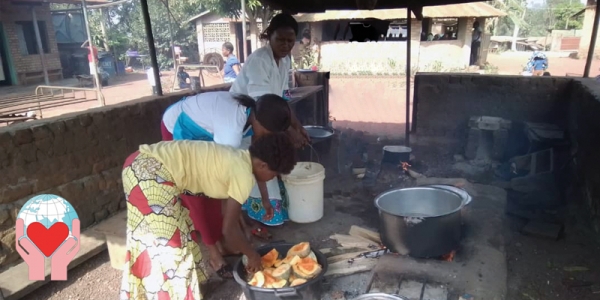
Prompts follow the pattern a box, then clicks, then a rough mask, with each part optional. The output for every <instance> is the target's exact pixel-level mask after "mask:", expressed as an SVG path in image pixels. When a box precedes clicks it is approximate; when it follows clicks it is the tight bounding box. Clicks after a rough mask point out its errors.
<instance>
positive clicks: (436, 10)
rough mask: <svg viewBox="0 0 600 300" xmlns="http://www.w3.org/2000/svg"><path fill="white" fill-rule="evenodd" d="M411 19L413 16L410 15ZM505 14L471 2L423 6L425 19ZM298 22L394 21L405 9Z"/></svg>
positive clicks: (334, 13)
mask: <svg viewBox="0 0 600 300" xmlns="http://www.w3.org/2000/svg"><path fill="white" fill-rule="evenodd" d="M412 16H413V18H414V17H415V15H414V14H413V15H412ZM501 16H506V13H504V12H502V11H500V10H499V9H497V8H495V7H493V6H491V5H489V4H487V3H485V2H472V3H461V4H449V5H438V6H425V7H424V8H423V17H425V18H460V17H474V18H482V17H501ZM294 18H296V20H297V21H298V22H319V21H329V20H352V19H367V18H377V19H381V20H395V19H403V18H406V9H405V8H398V9H380V10H328V11H325V12H324V13H314V14H297V15H295V16H294Z"/></svg>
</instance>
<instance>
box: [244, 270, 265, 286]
mask: <svg viewBox="0 0 600 300" xmlns="http://www.w3.org/2000/svg"><path fill="white" fill-rule="evenodd" d="M248 283H249V284H250V285H251V286H255V287H263V286H264V285H265V274H264V273H263V272H261V271H259V272H256V273H254V276H252V279H250V282H248Z"/></svg>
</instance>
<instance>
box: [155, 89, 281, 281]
mask: <svg viewBox="0 0 600 300" xmlns="http://www.w3.org/2000/svg"><path fill="white" fill-rule="evenodd" d="M290 122H291V109H290V106H289V105H288V103H287V102H286V101H285V100H284V99H283V98H281V97H280V96H277V95H273V94H267V95H263V96H261V97H259V98H258V100H257V101H254V99H252V98H251V97H249V96H246V95H241V94H240V95H234V94H231V93H229V92H212V93H204V94H197V95H194V96H189V97H186V98H184V99H182V100H181V101H179V102H177V103H175V104H173V105H171V106H170V107H169V108H168V109H167V111H166V112H165V113H164V115H163V120H162V122H161V132H162V137H163V141H170V140H201V141H214V142H215V143H217V144H222V145H227V146H231V147H234V148H245V149H247V147H248V144H249V140H250V137H251V138H252V139H257V138H260V137H263V136H266V135H268V134H271V133H277V132H285V131H286V130H287V129H288V128H289V127H290ZM243 142H245V145H242V144H243ZM257 184H258V185H259V186H261V187H262V190H264V191H266V190H267V188H266V183H265V182H262V181H260V180H258V181H257ZM181 199H182V203H183V205H184V206H185V207H186V208H187V209H188V210H189V211H190V217H191V219H192V221H193V223H194V228H196V230H198V231H199V232H200V236H201V237H202V242H203V243H204V244H205V245H206V246H207V248H208V251H209V255H210V260H209V262H210V265H211V267H212V268H213V269H214V270H215V271H216V272H217V274H218V275H219V276H220V277H222V278H233V274H232V268H231V266H230V265H228V264H227V263H226V262H225V260H224V259H223V255H225V254H228V253H226V251H225V249H224V248H223V245H222V244H221V243H220V240H221V238H222V230H221V228H220V226H221V223H222V222H223V217H222V214H221V201H220V200H215V199H208V198H206V197H202V196H194V195H182V196H181ZM261 199H264V200H263V201H262V205H263V207H265V208H266V212H267V213H266V215H265V218H272V217H273V214H274V212H273V207H272V206H271V204H270V201H269V197H268V195H267V194H266V192H264V195H263V196H262V197H261ZM197 242H199V241H197Z"/></svg>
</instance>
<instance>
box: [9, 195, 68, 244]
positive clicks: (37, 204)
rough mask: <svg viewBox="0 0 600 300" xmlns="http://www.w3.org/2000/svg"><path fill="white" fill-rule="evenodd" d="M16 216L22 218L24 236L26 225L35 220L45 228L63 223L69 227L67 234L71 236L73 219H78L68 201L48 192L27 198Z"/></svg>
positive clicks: (25, 234)
mask: <svg viewBox="0 0 600 300" xmlns="http://www.w3.org/2000/svg"><path fill="white" fill-rule="evenodd" d="M17 217H18V218H19V219H23V223H24V227H25V228H23V233H24V236H27V227H29V225H30V224H31V223H35V222H40V223H41V224H42V225H44V227H46V228H50V227H52V225H54V224H55V223H59V222H62V223H65V225H67V226H68V227H69V236H73V220H75V219H79V216H77V212H75V209H74V208H73V206H71V203H69V201H67V200H65V199H63V198H62V197H59V196H56V195H50V194H45V195H38V196H35V197H33V198H31V199H29V201H27V202H26V203H25V205H23V207H22V208H21V210H20V211H19V214H18V216H17Z"/></svg>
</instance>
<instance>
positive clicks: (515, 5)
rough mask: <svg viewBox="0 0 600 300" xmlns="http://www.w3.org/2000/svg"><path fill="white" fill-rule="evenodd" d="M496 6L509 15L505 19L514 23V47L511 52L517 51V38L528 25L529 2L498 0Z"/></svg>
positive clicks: (522, 0)
mask: <svg viewBox="0 0 600 300" xmlns="http://www.w3.org/2000/svg"><path fill="white" fill-rule="evenodd" d="M494 5H495V6H496V7H498V8H500V9H501V10H502V11H504V12H505V13H507V16H506V17H505V19H509V20H510V22H511V23H512V31H513V32H512V47H511V50H513V51H516V50H517V38H518V37H519V30H521V29H523V28H527V26H528V23H527V22H525V16H526V13H527V1H525V0H496V1H494Z"/></svg>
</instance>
